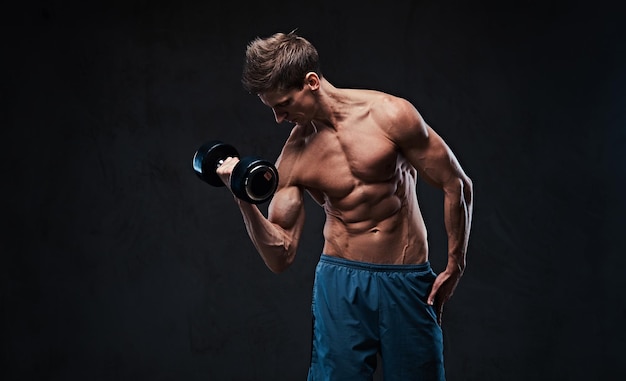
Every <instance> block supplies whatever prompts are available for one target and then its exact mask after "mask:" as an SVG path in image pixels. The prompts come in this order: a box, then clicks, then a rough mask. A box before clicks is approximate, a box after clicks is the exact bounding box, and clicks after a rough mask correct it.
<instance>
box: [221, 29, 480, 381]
mask: <svg viewBox="0 0 626 381" xmlns="http://www.w3.org/2000/svg"><path fill="white" fill-rule="evenodd" d="M242 83H243V85H244V88H246V89H247V90H248V91H249V92H250V93H251V94H256V95H257V96H258V97H259V98H260V99H261V101H262V102H263V103H264V104H265V105H266V106H268V107H270V108H271V109H272V111H273V112H274V116H275V118H276V122H277V123H282V122H283V121H288V122H290V123H292V124H295V126H293V129H292V130H291V134H290V136H289V138H288V139H287V140H286V142H285V144H284V146H283V149H282V152H281V154H280V156H279V158H278V160H277V162H276V167H277V168H278V171H279V175H280V176H279V177H280V180H279V186H278V189H277V191H276V193H275V194H274V196H273V199H272V201H271V202H270V204H269V206H268V213H267V214H268V216H267V218H266V217H265V216H264V214H263V213H262V212H261V211H260V210H259V209H258V208H257V206H256V205H253V204H249V203H246V202H245V201H242V200H240V199H238V198H236V197H235V201H236V202H237V203H238V205H239V208H240V210H241V213H242V215H243V219H244V222H245V226H246V228H247V231H248V234H249V236H250V239H251V240H252V242H253V243H254V246H255V247H256V249H257V250H258V252H259V253H260V255H261V257H262V258H263V261H264V262H265V263H266V265H267V267H268V268H269V269H270V270H271V271H273V272H275V273H280V272H282V271H284V270H285V269H287V268H288V267H289V266H290V265H291V264H292V263H293V261H294V258H295V256H296V251H297V249H298V242H299V240H300V236H301V233H302V228H303V225H304V219H305V211H304V202H303V197H304V192H305V191H306V192H308V193H309V194H310V196H311V197H312V198H313V199H315V200H316V201H317V203H319V204H320V205H321V206H322V208H323V209H324V211H325V213H326V222H325V225H324V247H323V253H322V255H321V257H320V261H319V263H318V265H317V269H316V273H315V284H314V287H313V298H312V299H313V303H312V313H313V322H314V324H313V338H312V340H313V347H312V353H311V356H312V357H311V365H310V368H309V375H308V379H309V380H314V381H317V380H351V381H352V380H371V377H372V374H373V372H374V370H375V368H376V354H377V353H379V354H380V356H381V358H382V361H383V371H384V378H385V380H386V381H390V380H401V381H408V380H444V379H445V372H444V366H443V340H442V331H441V315H442V311H443V305H444V303H445V302H446V301H448V299H449V298H450V297H451V296H452V294H453V292H454V290H455V288H456V286H457V284H458V282H459V280H460V278H461V276H462V274H463V271H464V270H465V255H466V251H467V246H468V240H469V233H470V226H471V220H472V198H473V196H472V192H473V191H472V182H471V180H470V179H469V178H468V177H467V176H466V174H465V173H464V171H463V170H462V168H461V166H460V165H459V163H458V161H457V159H456V158H455V156H454V154H453V153H452V151H451V150H450V148H449V147H448V146H447V145H446V143H445V142H444V141H443V140H442V138H441V137H440V136H439V135H437V133H436V132H435V131H433V130H432V128H431V127H429V126H428V125H427V124H426V122H425V121H424V120H423V119H422V117H421V116H420V114H419V113H418V111H417V110H416V109H415V108H414V107H413V106H412V105H411V104H410V103H409V102H408V101H406V100H405V99H402V98H399V97H395V96H392V95H389V94H385V93H382V92H378V91H372V90H356V89H341V88H336V87H334V86H333V85H332V84H331V83H330V82H329V81H328V80H327V79H326V78H325V77H323V76H322V73H321V71H320V66H319V56H318V53H317V51H316V49H315V48H314V47H313V46H312V45H311V44H310V43H309V42H308V41H307V40H305V39H304V38H302V37H300V36H298V35H297V34H296V33H295V32H291V33H288V34H283V33H277V34H275V35H273V36H270V37H268V38H265V39H261V38H256V39H255V40H254V41H252V42H251V43H250V44H249V45H248V47H247V52H246V60H245V64H244V71H243V77H242ZM237 161H238V159H237V158H228V159H227V160H225V162H224V163H223V164H222V165H221V166H220V167H219V169H218V170H217V172H218V174H219V176H220V178H221V179H222V180H223V181H224V183H225V184H227V186H228V184H230V174H231V172H232V169H233V167H234V165H235V164H236V163H237ZM418 174H419V176H420V177H422V178H423V179H424V180H426V181H427V182H428V183H429V184H432V185H433V186H436V187H438V188H440V189H442V190H443V192H444V195H445V199H444V203H445V205H444V213H445V217H444V218H445V226H446V231H447V236H448V260H447V266H446V268H445V270H444V271H443V272H441V273H440V274H439V275H435V273H434V272H433V270H432V269H431V268H430V264H429V261H428V242H427V234H426V227H425V225H424V221H423V219H422V215H421V212H420V208H419V205H418V201H417V194H416V186H417V177H418Z"/></svg>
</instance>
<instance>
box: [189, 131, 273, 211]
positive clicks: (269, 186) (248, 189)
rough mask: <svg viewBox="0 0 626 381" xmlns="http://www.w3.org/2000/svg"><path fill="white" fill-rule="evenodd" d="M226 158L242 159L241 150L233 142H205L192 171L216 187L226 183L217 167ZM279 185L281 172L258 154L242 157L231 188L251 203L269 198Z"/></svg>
mask: <svg viewBox="0 0 626 381" xmlns="http://www.w3.org/2000/svg"><path fill="white" fill-rule="evenodd" d="M227 157H237V158H239V157H240V156H239V152H237V150H236V149H235V147H233V146H232V145H230V144H227V143H224V142H222V141H219V140H212V141H209V142H206V143H204V144H202V145H201V146H200V148H198V150H197V151H196V153H195V154H194V155H193V161H192V164H193V170H194V171H195V172H196V175H198V177H200V179H202V180H203V181H204V182H206V183H208V184H210V185H212V186H214V187H223V186H225V184H224V182H223V181H222V179H221V178H220V177H219V176H218V174H217V172H216V169H217V168H218V167H219V166H220V165H222V163H223V162H224V160H226V158H227ZM277 187H278V171H277V170H276V167H275V166H274V165H273V164H272V163H270V162H269V161H267V160H263V159H262V158H260V157H258V156H246V157H243V158H240V159H239V162H238V163H237V164H236V165H235V168H233V172H232V174H231V176H230V189H231V190H232V191H233V194H235V196H237V197H238V198H240V199H242V200H244V201H247V202H249V203H252V204H261V203H264V202H266V201H268V200H269V199H270V198H272V196H273V195H274V192H276V188H277Z"/></svg>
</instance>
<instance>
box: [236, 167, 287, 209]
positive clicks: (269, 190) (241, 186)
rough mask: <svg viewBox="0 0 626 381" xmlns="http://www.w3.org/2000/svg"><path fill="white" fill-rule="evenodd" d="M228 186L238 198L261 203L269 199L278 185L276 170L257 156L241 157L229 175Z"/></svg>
mask: <svg viewBox="0 0 626 381" xmlns="http://www.w3.org/2000/svg"><path fill="white" fill-rule="evenodd" d="M230 187H231V189H232V191H233V193H234V194H235V195H236V196H237V197H239V198H240V199H242V200H244V201H247V202H250V203H253V204H261V203H264V202H266V201H267V200H269V199H270V198H271V197H272V195H273V194H274V192H275V191H276V188H277V187H278V171H277V170H276V167H275V166H274V165H273V164H272V163H271V162H269V161H267V160H263V159H261V158H260V157H257V156H247V157H244V158H242V159H241V160H240V161H239V162H238V163H237V165H236V166H235V168H234V169H233V174H232V176H231V181H230Z"/></svg>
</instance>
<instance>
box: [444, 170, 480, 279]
mask: <svg viewBox="0 0 626 381" xmlns="http://www.w3.org/2000/svg"><path fill="white" fill-rule="evenodd" d="M473 197H474V196H473V186H472V182H471V180H469V179H468V178H465V179H461V180H460V181H459V182H458V185H456V186H454V187H453V188H452V189H449V190H446V192H445V205H444V222H445V225H446V231H447V233H448V268H449V269H450V270H453V269H454V270H457V269H458V270H459V271H460V273H461V274H462V273H463V271H465V256H466V253H467V246H468V243H469V236H470V230H471V226H472V213H473Z"/></svg>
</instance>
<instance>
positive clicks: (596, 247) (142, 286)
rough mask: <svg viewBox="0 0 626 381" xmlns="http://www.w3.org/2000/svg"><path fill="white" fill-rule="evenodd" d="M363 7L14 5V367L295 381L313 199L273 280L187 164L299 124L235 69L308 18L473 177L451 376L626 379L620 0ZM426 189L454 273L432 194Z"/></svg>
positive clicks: (320, 37)
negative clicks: (265, 41)
mask: <svg viewBox="0 0 626 381" xmlns="http://www.w3.org/2000/svg"><path fill="white" fill-rule="evenodd" d="M503 3H505V4H503ZM372 4H376V5H371V4H370V3H367V2H350V3H347V2H340V1H331V2H327V1H324V2H321V3H304V2H302V3H300V2H294V1H276V2H254V3H250V4H243V3H239V2H209V1H171V2H166V1H147V0H146V1H139V0H132V1H123V2H122V1H119V2H114V1H110V2H102V3H95V4H94V3H93V2H87V1H84V2H79V1H72V2H68V1H28V2H22V3H21V5H19V6H13V7H8V6H7V7H5V8H4V9H3V12H2V16H1V18H2V41H3V44H2V47H3V49H2V51H3V54H2V57H3V58H2V63H3V67H4V70H3V73H2V74H3V75H2V82H1V85H2V93H1V97H2V98H1V104H2V108H1V114H0V115H1V116H0V118H1V119H0V122H1V123H2V143H3V144H2V145H3V149H2V156H3V159H2V168H3V177H4V181H3V188H4V192H3V194H4V196H3V206H2V210H3V213H2V215H3V219H2V220H3V225H2V240H1V245H2V246H1V256H2V262H1V264H0V271H1V274H2V289H1V295H2V300H1V303H2V306H1V308H2V328H3V329H2V336H1V339H0V342H1V343H2V344H1V345H2V363H3V365H2V368H1V369H2V371H1V372H2V376H4V377H3V379H6V380H304V379H305V377H306V371H307V365H308V357H309V350H310V324H311V323H310V315H309V303H310V290H311V285H312V280H313V270H314V267H315V264H316V261H317V259H318V257H319V254H320V250H321V247H322V236H321V230H320V229H321V227H322V224H323V214H322V211H321V209H320V208H318V207H317V206H316V205H315V204H314V203H313V202H312V201H311V200H310V198H307V205H306V207H307V215H308V220H307V223H306V226H305V232H304V237H303V240H302V244H301V249H300V251H299V254H298V257H297V260H296V262H295V264H294V266H293V267H292V268H290V269H289V270H288V271H287V272H286V273H284V274H281V275H274V274H272V273H271V272H270V271H269V270H267V269H266V268H265V266H264V265H263V263H262V261H261V260H260V258H259V256H258V255H257V254H256V252H255V250H254V248H253V246H252V244H251V243H250V241H249V239H248V237H247V235H246V232H245V229H244V226H243V223H242V220H241V216H240V214H239V212H238V210H237V208H236V207H235V205H234V203H233V201H232V196H230V194H228V193H227V191H226V190H225V189H224V188H221V189H217V188H212V187H210V186H209V185H207V184H205V183H203V182H201V181H200V180H199V179H198V178H196V176H195V175H194V174H193V172H192V170H191V158H192V155H193V153H194V152H195V150H196V149H197V147H198V146H199V145H200V144H201V143H202V142H204V141H206V140H209V139H214V138H219V139H222V140H225V141H229V142H232V143H233V144H235V145H236V146H237V148H238V149H239V150H240V152H241V153H242V154H258V155H261V156H264V157H266V158H268V159H271V160H273V159H275V158H276V157H277V155H278V153H279V150H280V147H281V145H282V142H283V141H284V139H285V138H286V137H287V135H288V133H289V126H287V125H276V124H275V123H274V121H273V117H272V114H271V111H270V110H269V109H267V108H266V107H265V106H263V105H262V104H261V103H260V102H259V100H258V99H256V97H255V96H253V95H249V94H247V93H245V92H244V91H243V89H242V88H241V85H240V72H241V63H242V60H243V53H244V49H245V45H246V44H247V42H248V41H249V40H251V39H252V38H254V37H256V36H267V35H269V34H272V33H274V32H277V31H283V32H288V31H290V30H292V29H294V28H298V29H299V31H300V33H301V34H302V35H304V36H305V37H307V38H309V39H310V40H311V41H312V42H313V43H314V44H315V45H316V46H317V47H318V49H319V52H320V55H321V58H322V65H323V66H322V68H323V71H324V74H325V75H326V76H327V78H328V79H329V80H330V81H331V82H333V83H334V84H335V85H336V86H340V87H359V88H374V89H378V90H383V91H387V92H390V93H393V94H396V95H399V96H403V97H406V98H407V99H409V100H410V101H412V102H413V103H414V104H415V106H416V107H417V108H418V109H419V110H420V112H421V113H422V115H423V116H424V118H425V119H426V120H427V122H429V123H430V124H431V125H432V126H433V128H435V129H436V130H437V131H438V132H439V133H440V134H441V135H442V136H443V137H444V139H446V141H447V142H448V143H449V145H450V146H451V147H452V149H453V150H454V151H455V152H456V154H457V156H458V158H459V160H460V162H461V164H462V165H463V167H464V168H465V170H466V171H467V173H468V174H469V176H470V177H471V178H472V179H473V181H474V186H475V213H474V225H473V230H472V236H471V242H470V249H469V254H468V266H467V271H466V274H465V276H464V277H463V279H462V281H461V284H460V285H459V288H458V290H457V293H456V294H455V296H454V297H453V299H452V300H451V301H450V302H449V304H448V305H447V307H446V311H445V315H444V324H443V329H444V335H445V354H446V367H447V373H448V378H449V380H450V381H457V380H481V381H485V380H524V381H527V380H591V379H602V380H607V379H621V378H623V377H624V376H626V364H625V362H624V361H623V354H624V346H625V345H626V336H625V332H624V321H625V320H626V304H625V299H626V297H625V296H624V291H623V290H624V288H625V286H626V281H625V277H624V266H625V265H626V255H625V254H626V250H625V249H626V247H625V245H624V233H625V230H626V229H625V226H626V225H625V223H624V218H623V214H624V212H626V208H625V206H626V203H625V201H624V197H623V195H622V193H623V189H624V186H626V156H625V155H624V152H623V151H624V148H625V143H626V128H625V127H626V126H625V123H626V111H625V109H626V108H625V106H626V90H625V89H626V66H625V65H626V49H625V43H624V38H625V37H626V33H625V29H624V27H623V26H622V25H621V22H622V21H623V20H622V18H623V16H622V15H623V13H622V12H620V11H619V9H618V8H617V6H616V5H617V2H615V4H610V3H603V2H598V1H593V2H591V1H586V2H565V1H563V2H555V1H536V2H528V1H514V2H496V1H491V2H489V1H472V2H461V1H452V2H451V1H414V2H411V1H397V2H382V1H381V2H373V3H372ZM312 165H315V164H314V163H312ZM419 197H420V200H421V203H422V208H423V211H424V215H425V219H426V223H427V225H428V228H429V231H430V235H429V240H430V245H431V260H432V263H433V266H434V267H435V270H437V271H439V270H441V269H442V268H443V266H444V265H445V252H446V241H445V231H444V227H443V219H442V215H441V214H442V196H441V194H440V192H438V191H436V190H434V189H432V188H429V187H428V186H426V185H420V190H419ZM261 208H262V209H264V208H265V206H262V207H261Z"/></svg>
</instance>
